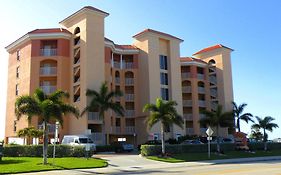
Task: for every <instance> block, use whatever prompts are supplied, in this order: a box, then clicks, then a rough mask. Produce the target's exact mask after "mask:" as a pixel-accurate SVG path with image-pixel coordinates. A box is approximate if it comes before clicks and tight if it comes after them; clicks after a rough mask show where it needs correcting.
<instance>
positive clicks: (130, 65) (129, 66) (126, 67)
mask: <svg viewBox="0 0 281 175" xmlns="http://www.w3.org/2000/svg"><path fill="white" fill-rule="evenodd" d="M123 66H124V68H125V69H133V68H134V64H133V63H130V62H127V63H126V62H123Z"/></svg>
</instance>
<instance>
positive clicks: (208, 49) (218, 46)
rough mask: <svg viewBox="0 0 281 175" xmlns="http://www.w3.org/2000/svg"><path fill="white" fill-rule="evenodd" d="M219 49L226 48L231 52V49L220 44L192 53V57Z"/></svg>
mask: <svg viewBox="0 0 281 175" xmlns="http://www.w3.org/2000/svg"><path fill="white" fill-rule="evenodd" d="M219 48H226V49H230V50H232V51H233V49H231V48H229V47H226V46H224V45H222V44H217V45H214V46H210V47H207V48H204V49H202V50H200V51H198V52H196V53H194V54H193V55H197V54H200V53H204V52H209V51H212V50H215V49H219Z"/></svg>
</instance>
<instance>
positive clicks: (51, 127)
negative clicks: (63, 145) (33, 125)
mask: <svg viewBox="0 0 281 175" xmlns="http://www.w3.org/2000/svg"><path fill="white" fill-rule="evenodd" d="M43 128H44V126H43V124H41V125H38V129H40V130H43ZM47 128H48V133H49V134H53V133H55V131H56V124H47Z"/></svg>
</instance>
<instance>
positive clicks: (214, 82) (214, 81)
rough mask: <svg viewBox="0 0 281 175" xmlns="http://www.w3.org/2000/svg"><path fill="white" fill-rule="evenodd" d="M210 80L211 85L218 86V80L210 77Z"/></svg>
mask: <svg viewBox="0 0 281 175" xmlns="http://www.w3.org/2000/svg"><path fill="white" fill-rule="evenodd" d="M209 80H210V82H211V83H213V84H216V83H217V78H216V77H215V76H210V77H209Z"/></svg>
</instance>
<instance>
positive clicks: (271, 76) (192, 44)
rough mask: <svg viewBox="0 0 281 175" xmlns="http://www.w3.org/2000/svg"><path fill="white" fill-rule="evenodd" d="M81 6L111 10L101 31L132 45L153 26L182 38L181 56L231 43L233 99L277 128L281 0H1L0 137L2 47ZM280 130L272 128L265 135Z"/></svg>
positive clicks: (4, 66) (1, 127) (1, 121)
mask: <svg viewBox="0 0 281 175" xmlns="http://www.w3.org/2000/svg"><path fill="white" fill-rule="evenodd" d="M86 5H91V6H94V7H97V8H100V9H102V10H104V11H106V12H108V13H110V16H108V17H107V18H106V22H105V34H106V36H107V37H108V38H110V39H111V40H113V41H115V42H116V43H119V44H131V43H132V37H131V36H133V35H134V34H136V33H137V32H140V31H141V30H143V29H145V28H152V29H156V30H159V31H163V32H167V33H170V34H172V35H175V36H177V37H180V38H182V39H184V40H185V41H184V42H183V43H182V44H181V56H190V55H192V53H194V52H196V51H198V50H200V49H201V48H204V47H207V46H210V45H214V44H217V43H221V44H224V45H226V46H228V47H231V48H233V49H234V50H235V51H234V52H233V54H232V71H233V84H234V96H235V101H236V102H237V103H242V102H246V103H248V107H247V108H246V111H247V112H251V113H253V114H254V115H257V116H261V117H264V116H267V115H270V116H272V117H274V118H276V122H277V123H278V124H279V125H280V127H281V115H280V112H281V103H280V99H281V93H280V87H281V81H280V80H281V78H280V76H281V69H280V65H281V58H280V57H281V56H280V55H279V51H281V44H280V43H281V22H280V19H281V12H280V7H281V1H278V0H271V1H261V0H248V1H244V0H236V1H226V0H212V1H206V0H192V1H191V0H173V1H171V0H153V1H152V0H142V1H137V0H130V1H128V0H119V1H116V0H75V1H66V0H64V1H63V0H57V1H47V0H40V1H38V0H25V1H22V0H13V1H9V0H5V1H2V2H1V6H0V19H1V22H2V25H1V27H0V59H1V63H2V64H1V66H2V67H1V69H0V71H1V73H0V78H1V80H2V83H1V86H0V96H1V98H0V138H2V137H3V131H4V117H5V103H6V86H7V85H6V82H7V59H8V56H7V53H6V51H5V50H4V48H3V47H5V46H7V45H8V44H9V43H11V42H12V41H14V40H15V39H17V38H19V37H20V36H22V35H24V34H25V33H27V32H28V31H31V30H33V29H36V28H51V27H59V25H58V22H59V21H61V20H62V19H64V18H65V17H67V16H68V15H70V14H72V13H73V12H75V11H77V10H79V9H80V8H81V7H83V6H86ZM242 130H243V131H246V132H249V130H250V125H245V124H242ZM280 133H281V129H276V130H274V132H273V133H271V134H270V138H276V137H281V134H280Z"/></svg>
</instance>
